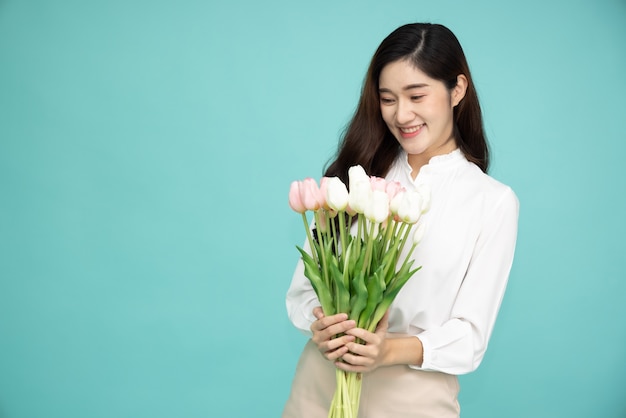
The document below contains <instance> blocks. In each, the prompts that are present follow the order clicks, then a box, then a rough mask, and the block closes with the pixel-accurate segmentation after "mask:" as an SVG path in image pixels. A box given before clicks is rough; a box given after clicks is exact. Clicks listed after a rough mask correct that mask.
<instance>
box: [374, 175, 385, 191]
mask: <svg viewBox="0 0 626 418" xmlns="http://www.w3.org/2000/svg"><path fill="white" fill-rule="evenodd" d="M370 184H371V186H372V190H380V191H383V192H384V191H385V188H386V187H387V181H386V180H385V179H383V178H381V177H374V176H372V177H370Z"/></svg>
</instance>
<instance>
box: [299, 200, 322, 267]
mask: <svg viewBox="0 0 626 418" xmlns="http://www.w3.org/2000/svg"><path fill="white" fill-rule="evenodd" d="M302 221H303V222H304V230H305V231H306V236H307V239H308V240H309V247H311V255H312V256H313V260H315V262H316V263H317V264H319V260H318V258H317V251H315V244H314V242H313V235H311V228H310V227H309V220H308V219H307V217H306V212H303V213H302Z"/></svg>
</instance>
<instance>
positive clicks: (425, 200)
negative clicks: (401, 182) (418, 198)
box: [417, 183, 431, 214]
mask: <svg viewBox="0 0 626 418" xmlns="http://www.w3.org/2000/svg"><path fill="white" fill-rule="evenodd" d="M417 191H418V192H419V194H421V195H422V214H424V213H426V212H428V210H429V209H430V195H431V192H430V187H429V186H428V185H426V184H423V183H422V184H420V185H418V186H417Z"/></svg>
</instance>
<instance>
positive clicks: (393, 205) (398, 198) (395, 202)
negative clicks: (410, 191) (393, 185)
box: [389, 190, 406, 215]
mask: <svg viewBox="0 0 626 418" xmlns="http://www.w3.org/2000/svg"><path fill="white" fill-rule="evenodd" d="M405 193H406V191H405V190H402V191H400V192H398V193H396V195H395V196H394V197H393V199H391V202H390V203H389V210H390V211H391V213H393V214H394V215H397V214H398V209H399V208H400V203H402V199H404V194H405Z"/></svg>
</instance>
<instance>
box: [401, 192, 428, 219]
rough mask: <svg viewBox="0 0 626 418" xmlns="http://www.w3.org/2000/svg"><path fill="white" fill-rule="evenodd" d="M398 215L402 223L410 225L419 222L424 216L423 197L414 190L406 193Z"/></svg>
mask: <svg viewBox="0 0 626 418" xmlns="http://www.w3.org/2000/svg"><path fill="white" fill-rule="evenodd" d="M397 214H398V217H399V218H400V220H401V221H402V222H406V223H409V224H414V223H415V222H417V221H418V220H419V218H420V216H421V215H422V195H421V194H420V193H419V192H417V191H414V190H411V191H407V192H406V193H404V196H403V199H402V201H401V202H400V205H399V207H398V213H397Z"/></svg>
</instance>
